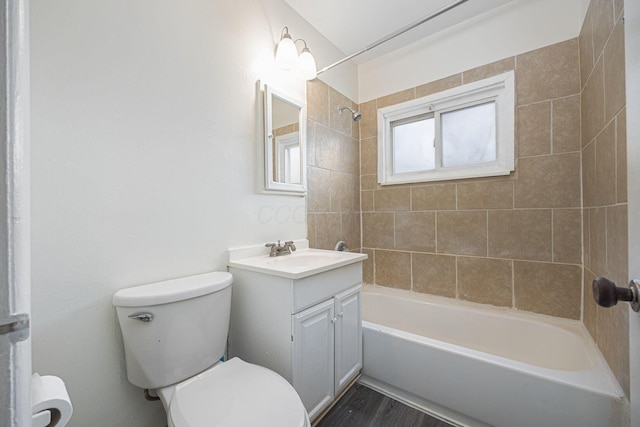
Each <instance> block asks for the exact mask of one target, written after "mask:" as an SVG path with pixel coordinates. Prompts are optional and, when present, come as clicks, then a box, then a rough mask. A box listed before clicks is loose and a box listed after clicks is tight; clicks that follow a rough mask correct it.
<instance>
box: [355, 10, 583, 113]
mask: <svg viewBox="0 0 640 427" xmlns="http://www.w3.org/2000/svg"><path fill="white" fill-rule="evenodd" d="M588 5H589V0H562V1H558V0H516V1H514V2H512V3H508V4H507V5H505V6H502V7H499V8H496V9H494V10H492V11H490V12H487V13H485V14H482V15H480V16H477V17H476V18H473V19H470V20H468V21H465V22H463V23H461V24H458V25H456V26H454V27H452V28H450V29H448V30H446V31H442V32H440V33H437V34H435V35H433V36H431V37H427V38H425V39H422V40H420V41H417V42H415V43H412V44H410V45H408V46H406V47H404V48H402V49H398V50H396V51H394V52H390V53H388V54H385V55H382V56H380V57H378V58H376V59H373V60H371V61H368V62H365V63H363V64H360V66H359V70H358V82H359V96H360V98H359V100H360V101H359V102H360V103H362V102H366V101H370V100H372V99H375V98H378V97H380V96H384V95H388V94H391V93H395V92H398V91H401V90H404V89H408V88H411V87H415V86H419V85H421V84H424V83H427V82H431V81H434V80H437V79H440V78H443V77H447V76H450V75H452V74H455V73H459V72H462V71H465V70H468V69H471V68H475V67H478V66H481V65H485V64H488V63H491V62H494V61H498V60H501V59H504V58H508V57H510V56H514V55H517V54H520V53H524V52H528V51H530V50H534V49H538V48H541V47H544V46H548V45H550V44H554V43H558V42H561V41H564V40H568V39H571V38H574V37H577V36H578V34H579V33H580V28H581V26H582V22H583V21H584V16H585V14H586V11H587V7H588ZM425 25H429V23H426V24H425Z"/></svg>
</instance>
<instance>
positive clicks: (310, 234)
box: [307, 214, 318, 248]
mask: <svg viewBox="0 0 640 427" xmlns="http://www.w3.org/2000/svg"><path fill="white" fill-rule="evenodd" d="M307 239H308V240H309V247H310V248H317V247H318V246H317V243H316V214H307Z"/></svg>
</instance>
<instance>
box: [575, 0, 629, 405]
mask: <svg viewBox="0 0 640 427" xmlns="http://www.w3.org/2000/svg"><path fill="white" fill-rule="evenodd" d="M622 6H623V5H622V0H619V1H613V0H598V1H596V0H592V1H591V4H590V6H589V9H588V11H587V16H586V18H585V21H584V24H583V26H582V31H581V33H580V69H581V87H582V188H583V204H584V211H583V215H584V217H583V218H584V248H585V249H584V255H585V256H584V268H585V269H584V282H585V283H584V287H585V292H584V299H585V300H584V323H585V325H586V327H587V329H588V330H589V332H590V333H591V335H592V337H593V338H594V340H595V341H596V343H597V344H598V346H599V347H600V350H601V351H602V354H603V355H604V356H605V358H606V359H607V362H608V363H609V366H610V367H611V369H612V370H613V372H614V373H615V374H616V376H617V378H618V381H619V382H620V384H621V385H622V386H623V388H624V390H625V392H626V393H627V396H628V395H629V338H628V333H629V329H628V326H629V319H628V310H629V309H628V305H627V304H624V305H623V304H620V305H618V306H615V307H612V308H602V307H599V306H597V305H596V304H594V302H593V298H592V296H591V282H592V281H593V279H594V278H595V277H597V276H607V277H609V278H610V279H612V280H614V281H615V282H616V283H617V284H618V286H626V284H627V282H628V252H627V176H626V173H627V166H626V165H627V156H626V109H625V104H626V101H625V71H624V69H625V60H624V25H623V22H622V13H623V11H622Z"/></svg>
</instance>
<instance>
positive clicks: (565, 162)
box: [514, 153, 580, 208]
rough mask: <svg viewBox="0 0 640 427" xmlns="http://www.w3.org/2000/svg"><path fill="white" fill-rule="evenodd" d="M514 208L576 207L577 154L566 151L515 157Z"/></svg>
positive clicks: (578, 158)
mask: <svg viewBox="0 0 640 427" xmlns="http://www.w3.org/2000/svg"><path fill="white" fill-rule="evenodd" d="M514 206H515V207H516V208H564V207H567V208H569V207H579V206H580V154H579V153H567V154H555V155H551V156H540V157H529V158H523V159H519V160H518V180H517V181H516V182H515V188H514Z"/></svg>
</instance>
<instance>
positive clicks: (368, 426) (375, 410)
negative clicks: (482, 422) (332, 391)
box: [316, 383, 453, 427]
mask: <svg viewBox="0 0 640 427" xmlns="http://www.w3.org/2000/svg"><path fill="white" fill-rule="evenodd" d="M316 427H453V426H452V425H451V424H448V423H446V422H444V421H441V420H439V419H437V418H434V417H432V416H429V415H427V414H425V413H424V412H421V411H418V410H417V409H414V408H412V407H410V406H407V405H405V404H403V403H400V402H398V401H396V400H393V399H391V398H390V397H387V396H385V395H383V394H380V393H378V392H377V391H375V390H372V389H370V388H368V387H366V386H364V385H362V384H358V383H356V384H354V385H353V387H351V388H350V389H349V390H348V391H347V392H346V393H345V394H344V396H342V398H341V399H340V400H339V401H338V403H336V405H335V406H334V407H333V408H331V410H330V411H329V412H328V413H327V415H325V416H324V418H322V419H321V420H320V422H319V423H318V424H317V425H316Z"/></svg>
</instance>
